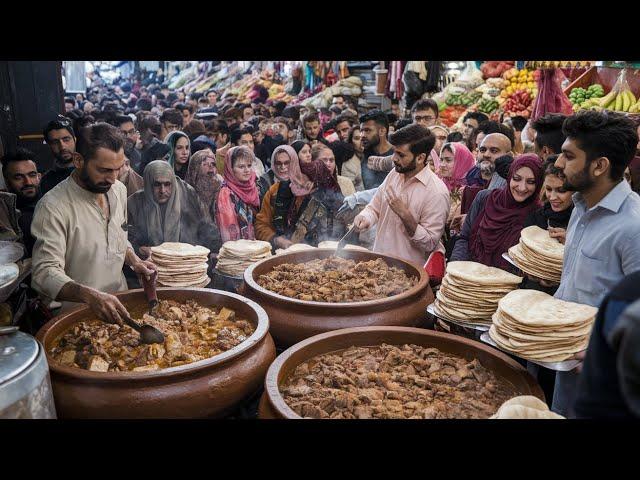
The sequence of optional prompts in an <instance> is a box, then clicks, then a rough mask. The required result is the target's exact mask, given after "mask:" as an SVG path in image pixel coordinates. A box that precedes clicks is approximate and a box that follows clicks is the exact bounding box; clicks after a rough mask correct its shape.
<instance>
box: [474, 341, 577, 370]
mask: <svg viewBox="0 0 640 480" xmlns="http://www.w3.org/2000/svg"><path fill="white" fill-rule="evenodd" d="M480 340H482V341H483V342H484V343H486V344H488V345H491V346H492V347H495V348H497V349H498V350H500V351H501V352H505V353H508V354H509V355H513V356H515V357H518V358H522V359H523V360H526V361H527V362H531V363H535V364H536V365H540V366H541V367H544V368H548V369H549V370H555V371H556V372H568V371H570V370H573V369H574V368H576V367H577V366H578V365H579V364H580V360H565V361H564V362H540V361H538V360H531V359H529V358H525V357H521V356H519V355H517V354H515V353H513V352H510V351H509V350H503V349H502V348H500V347H499V346H498V345H497V344H496V343H495V342H494V341H493V339H492V338H491V337H490V336H489V332H485V333H483V334H482V335H481V336H480Z"/></svg>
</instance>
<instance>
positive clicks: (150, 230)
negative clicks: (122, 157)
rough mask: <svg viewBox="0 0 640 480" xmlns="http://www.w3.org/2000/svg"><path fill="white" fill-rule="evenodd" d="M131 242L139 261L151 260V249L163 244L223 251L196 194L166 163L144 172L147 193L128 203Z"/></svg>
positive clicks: (147, 168)
mask: <svg viewBox="0 0 640 480" xmlns="http://www.w3.org/2000/svg"><path fill="white" fill-rule="evenodd" d="M127 209H128V216H129V220H128V232H129V241H130V242H131V245H132V246H133V248H134V250H135V252H136V253H137V254H138V255H139V256H140V258H148V257H149V255H150V254H151V247H154V246H157V245H160V244H162V243H164V242H181V243H190V244H192V245H203V246H205V247H207V248H209V249H210V250H211V251H212V252H217V251H218V250H219V249H220V236H219V234H218V232H217V229H216V228H215V225H213V224H212V223H210V222H206V221H205V220H204V215H203V212H202V210H201V207H200V202H199V200H198V195H197V194H196V192H195V190H194V189H193V188H192V187H191V186H190V185H188V184H187V183H185V182H184V181H182V180H181V179H179V178H177V177H176V175H175V173H174V172H173V168H172V167H171V165H169V164H168V163H167V162H166V161H164V160H155V161H153V162H151V163H149V165H147V166H146V167H145V169H144V189H143V190H140V191H138V192H136V193H134V194H133V195H131V196H130V197H129V199H128V201H127Z"/></svg>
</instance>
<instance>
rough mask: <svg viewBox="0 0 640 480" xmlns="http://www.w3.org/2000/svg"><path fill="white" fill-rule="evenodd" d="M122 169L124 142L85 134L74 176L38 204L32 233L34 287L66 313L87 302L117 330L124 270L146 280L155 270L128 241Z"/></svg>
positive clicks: (108, 129) (109, 129) (122, 312)
mask: <svg viewBox="0 0 640 480" xmlns="http://www.w3.org/2000/svg"><path fill="white" fill-rule="evenodd" d="M124 163H125V156H124V139H123V138H122V135H121V134H120V133H119V132H118V130H117V129H116V128H115V127H113V126H111V125H109V124H106V123H97V124H94V125H91V126H89V127H86V128H85V129H83V131H82V132H81V135H79V138H78V143H77V147H76V154H75V155H74V158H73V164H74V166H75V170H74V171H73V173H72V174H71V175H70V176H69V177H68V178H67V179H65V180H64V181H62V182H61V183H59V184H58V185H57V186H56V187H55V188H53V189H52V190H51V191H49V192H48V193H47V194H46V195H45V196H44V197H43V198H42V200H40V202H39V204H38V206H37V207H36V210H35V213H34V217H33V223H32V227H31V232H32V234H33V236H34V237H35V238H36V243H35V246H34V249H33V270H32V287H33V288H34V289H35V290H36V291H38V292H39V293H41V294H43V295H44V296H46V297H48V298H50V299H52V300H58V301H60V302H63V311H65V310H67V309H68V308H70V307H72V306H76V305H77V304H78V303H85V304H87V305H89V307H90V308H91V310H92V311H93V312H94V313H95V314H96V315H97V316H98V317H99V318H100V319H102V320H104V321H107V322H112V323H121V322H122V319H123V317H125V316H128V315H129V313H128V312H127V309H126V308H125V307H124V306H123V305H122V303H120V301H119V300H118V299H117V298H116V297H115V296H114V295H112V293H115V292H119V291H123V290H126V289H127V282H126V280H125V277H124V274H123V273H122V267H123V265H124V264H125V263H126V264H127V265H128V266H130V267H131V268H132V269H133V271H134V272H136V273H137V274H138V275H145V276H147V277H148V276H150V275H152V274H153V272H154V271H155V270H156V267H155V265H154V264H153V263H151V262H148V261H143V260H141V259H140V258H138V256H137V255H136V254H135V253H134V251H133V249H132V247H131V244H130V243H129V241H128V240H127V231H126V228H127V189H126V187H125V186H124V185H123V184H122V183H121V182H119V181H118V174H119V172H120V169H121V168H122V166H123V165H124Z"/></svg>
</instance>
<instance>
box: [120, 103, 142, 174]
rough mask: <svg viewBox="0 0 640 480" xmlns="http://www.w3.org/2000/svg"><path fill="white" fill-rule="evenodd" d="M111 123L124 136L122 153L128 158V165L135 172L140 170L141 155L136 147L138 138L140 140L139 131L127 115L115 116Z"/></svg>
mask: <svg viewBox="0 0 640 480" xmlns="http://www.w3.org/2000/svg"><path fill="white" fill-rule="evenodd" d="M113 124H114V125H115V126H116V127H117V128H118V129H119V130H120V133H122V135H123V136H124V154H125V156H126V157H127V159H128V160H129V165H130V167H131V168H133V170H134V171H135V172H137V171H138V170H140V164H141V162H142V155H141V154H140V152H139V151H138V149H137V148H136V145H137V144H138V140H140V132H138V130H137V129H136V126H135V124H134V123H133V120H132V119H131V117H129V116H128V115H119V116H117V117H116V118H115V120H114V122H113Z"/></svg>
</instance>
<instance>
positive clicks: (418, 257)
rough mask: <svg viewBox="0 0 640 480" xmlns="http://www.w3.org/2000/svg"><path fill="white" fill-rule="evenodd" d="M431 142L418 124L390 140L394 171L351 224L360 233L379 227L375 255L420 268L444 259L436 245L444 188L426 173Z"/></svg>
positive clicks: (444, 209)
mask: <svg viewBox="0 0 640 480" xmlns="http://www.w3.org/2000/svg"><path fill="white" fill-rule="evenodd" d="M435 141H436V138H435V136H434V135H433V133H431V131H430V130H429V129H428V128H425V127H423V126H421V125H417V124H411V125H408V126H406V127H404V128H401V129H400V130H397V131H396V132H394V133H393V134H392V135H390V136H389V142H390V143H391V144H392V145H393V146H394V147H395V152H394V154H393V163H394V166H395V169H394V170H391V172H389V175H387V178H385V180H384V182H383V183H382V185H380V187H379V188H378V191H377V192H376V194H375V195H374V197H373V199H372V200H371V203H369V205H367V206H366V208H365V209H364V210H363V211H362V212H361V213H360V214H359V215H358V216H357V217H356V218H355V219H354V223H355V225H356V228H357V229H358V230H360V231H362V230H367V229H369V228H371V227H372V226H373V225H375V224H378V228H377V233H376V239H375V242H374V244H373V251H374V252H378V253H384V254H390V255H395V256H398V257H400V258H403V259H405V260H408V261H410V262H412V263H414V264H416V265H418V266H420V267H422V266H423V265H424V263H425V262H426V260H427V259H428V258H429V255H431V253H433V252H434V251H440V252H442V253H444V246H443V245H442V243H441V241H440V239H441V237H442V234H443V232H444V227H445V222H446V220H447V215H448V214H449V207H450V197H449V191H448V190H447V187H446V186H445V184H444V183H443V182H442V180H440V179H439V178H438V177H437V176H436V175H435V174H434V173H433V172H432V171H431V170H430V169H429V168H427V158H428V156H429V152H431V150H432V149H433V146H434V144H435Z"/></svg>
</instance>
